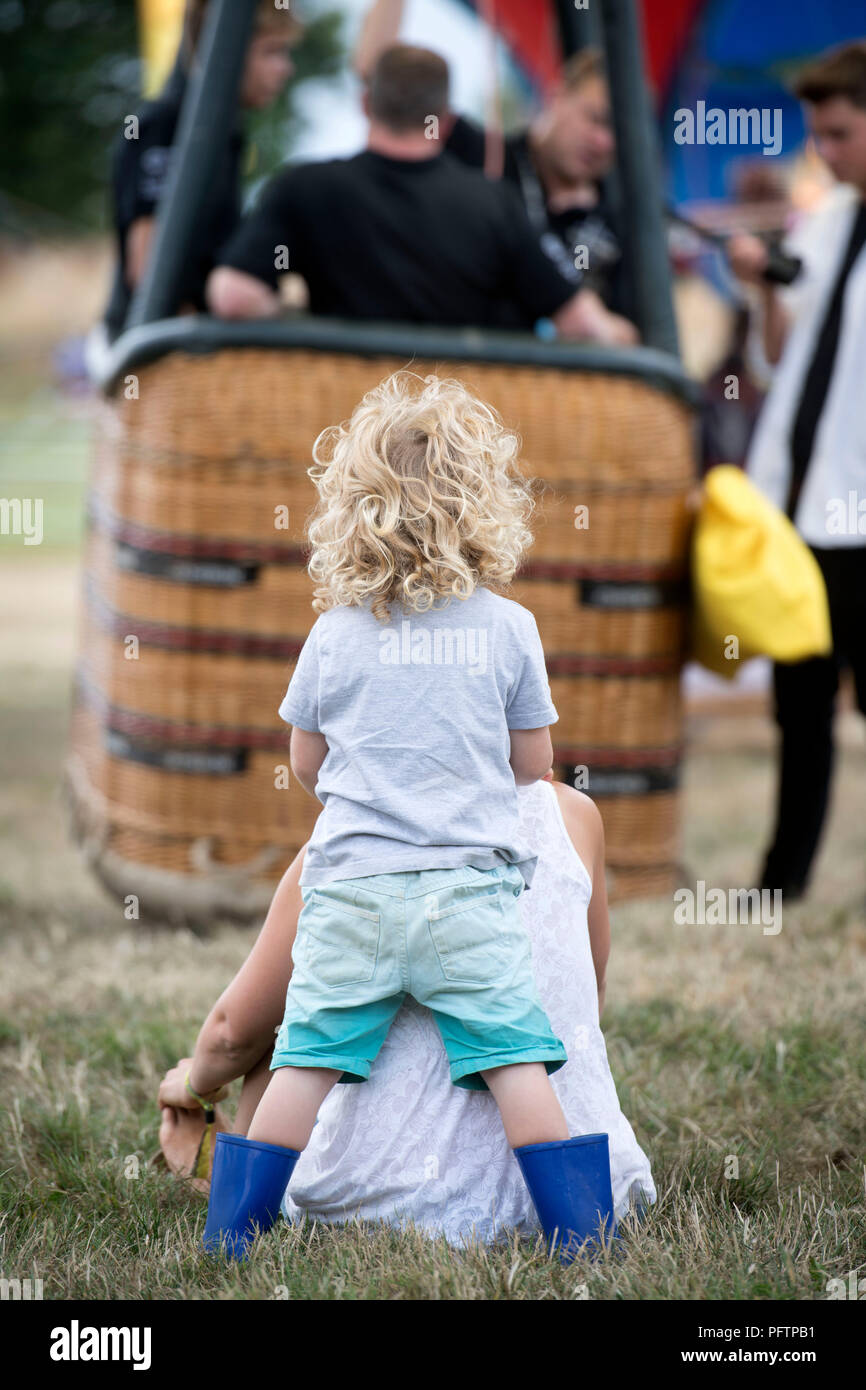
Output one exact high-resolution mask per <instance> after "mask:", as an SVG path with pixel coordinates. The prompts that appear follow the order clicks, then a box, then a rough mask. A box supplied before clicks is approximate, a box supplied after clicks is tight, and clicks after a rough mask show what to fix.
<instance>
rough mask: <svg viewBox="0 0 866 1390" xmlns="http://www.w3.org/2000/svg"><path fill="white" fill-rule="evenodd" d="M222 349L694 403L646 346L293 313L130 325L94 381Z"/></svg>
mask: <svg viewBox="0 0 866 1390" xmlns="http://www.w3.org/2000/svg"><path fill="white" fill-rule="evenodd" d="M230 348H259V349H261V348H271V349H274V350H276V351H280V350H283V351H287V350H292V349H312V350H314V351H319V352H343V353H348V354H352V355H354V356H359V357H376V356H380V355H384V356H397V357H405V358H406V360H407V364H409V365H412V363H413V362H414V359H416V358H418V359H421V360H422V361H424V362H429V361H435V360H443V361H455V362H490V363H502V364H504V365H510V366H527V367H553V368H558V369H559V370H561V371H577V372H603V373H605V374H608V375H611V376H631V377H637V378H639V379H640V380H641V381H643V382H645V383H646V384H647V385H649V386H652V387H654V388H655V389H656V390H659V391H666V392H669V393H670V394H672V395H674V396H677V397H679V398H680V399H681V400H683V401H684V402H685V403H686V404H687V405H690V406H691V407H692V408H693V409H694V408H697V406H698V404H699V402H700V398H701V391H700V386H699V384H698V383H697V382H696V381H694V380H693V379H692V378H691V377H689V376H688V375H687V373H686V371H685V369H684V368H683V365H682V363H681V362H680V360H679V358H677V357H675V356H673V354H672V353H668V352H662V351H660V350H659V349H658V348H649V347H604V346H602V345H600V344H598V343H578V342H566V341H562V340H555V341H553V342H547V341H545V340H544V339H543V338H538V337H536V336H535V334H533V333H510V332H505V331H504V330H502V329H494V328H489V329H488V328H485V329H481V328H442V327H436V326H430V325H427V324H414V323H380V322H366V321H360V320H348V319H338V318H330V317H328V318H324V317H319V318H317V317H314V316H313V315H310V314H294V315H291V316H287V317H285V318H280V319H278V320H273V319H254V320H226V319H216V318H213V317H211V315H209V314H187V315H184V316H182V317H181V318H174V319H160V320H158V321H157V322H156V323H149V324H145V325H142V326H141V327H139V328H131V329H129V330H128V331H127V332H125V333H122V334H121V335H120V337H119V338H117V339H116V341H115V342H114V344H113V345H112V347H111V349H110V351H109V352H108V353H107V354H106V356H105V359H104V361H103V363H102V364H101V367H100V370H99V374H98V384H99V385H100V386H101V387H102V389H103V391H104V392H105V393H106V394H107V395H111V393H112V392H113V390H114V389H115V388H116V387H117V386H118V385H120V384H122V380H123V377H124V375H125V374H126V373H128V372H129V371H130V370H131V369H132V368H134V367H141V366H145V365H147V364H148V363H150V362H154V361H157V360H158V359H159V358H160V357H164V356H166V354H168V353H171V352H187V353H193V354H197V355H204V354H207V353H212V352H219V351H221V350H222V349H230Z"/></svg>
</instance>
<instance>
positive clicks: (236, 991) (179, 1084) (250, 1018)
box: [159, 845, 307, 1109]
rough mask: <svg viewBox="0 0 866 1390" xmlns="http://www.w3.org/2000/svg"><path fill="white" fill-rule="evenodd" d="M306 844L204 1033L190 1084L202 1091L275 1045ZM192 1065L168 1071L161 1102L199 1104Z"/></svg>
mask: <svg viewBox="0 0 866 1390" xmlns="http://www.w3.org/2000/svg"><path fill="white" fill-rule="evenodd" d="M306 848H307V846H306V845H304V846H303V847H302V848H301V849H300V850H299V851H298V853H297V854H296V855H295V858H294V859H293V860H292V862H291V864H290V865H289V867H288V869H287V870H286V872H285V873H284V874H283V877H282V879H281V880H280V883H279V886H278V887H277V890H276V892H275V893H274V896H273V900H272V902H271V906H270V908H269V909H268V915H267V917H266V918H265V923H264V926H263V927H262V929H261V931H260V932H259V935H258V938H257V940H256V943H255V945H254V946H253V949H252V950H251V951H250V954H249V955H248V956H247V959H246V960H245V961H244V963H243V965H242V966H241V968H240V970H239V971H238V973H237V975H236V976H235V978H234V979H233V980H232V982H231V984H230V985H229V986H228V988H227V989H226V990H224V991H223V993H222V994H221V995H220V997H219V999H218V1000H217V1002H216V1003H215V1004H214V1006H213V1008H212V1009H211V1011H210V1013H209V1014H208V1017H207V1019H206V1020H205V1022H204V1024H203V1026H202V1029H201V1032H200V1033H199V1035H198V1041H197V1042H196V1045H195V1053H194V1055H193V1057H192V1059H191V1072H190V1084H191V1086H192V1088H193V1090H195V1091H198V1093H199V1095H203V1096H207V1095H209V1094H212V1093H213V1092H215V1091H218V1090H219V1089H220V1088H221V1087H223V1086H225V1085H227V1084H228V1083H229V1082H230V1081H234V1080H236V1079H237V1078H238V1077H240V1076H245V1075H246V1074H247V1072H249V1071H251V1070H252V1069H253V1067H254V1066H255V1065H256V1063H258V1062H259V1061H260V1060H261V1059H262V1057H263V1056H264V1054H265V1053H266V1052H268V1051H269V1050H270V1049H271V1048H272V1046H273V1042H274V1031H275V1029H276V1028H278V1027H279V1024H280V1022H281V1020H282V1017H283V1012H284V1010H285V1003H286V990H287V989H288V987H289V980H290V978H291V973H292V946H293V945H294V941H295V933H296V931H297V926H298V917H299V915H300V912H301V908H302V907H303V899H302V897H301V890H300V886H299V882H298V880H299V879H300V876H301V870H302V868H303V863H304V854H305V851H306ZM185 1064H186V1065H185ZM187 1065H190V1059H186V1058H185V1059H183V1061H182V1062H180V1063H179V1064H178V1066H176V1067H173V1068H172V1069H171V1071H169V1072H168V1073H167V1074H166V1076H165V1079H164V1080H163V1083H162V1085H161V1086H160V1088H159V1103H160V1105H174V1106H179V1107H181V1108H186V1109H191V1108H193V1107H195V1105H196V1102H195V1101H194V1100H193V1099H192V1097H191V1096H190V1095H189V1093H188V1091H187V1090H186V1088H185V1085H184V1077H185V1075H186V1066H187Z"/></svg>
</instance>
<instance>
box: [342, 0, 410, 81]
mask: <svg viewBox="0 0 866 1390" xmlns="http://www.w3.org/2000/svg"><path fill="white" fill-rule="evenodd" d="M402 22H403V0H375V4H372V5H371V6H370V8H369V10H368V11H367V13H366V15H365V16H364V23H363V24H362V26H361V33H360V36H359V38H358V42H357V43H356V44H355V52H354V54H353V55H352V66H353V67H354V69H355V72H356V73H357V74H358V76H359V77H360V78H361V79H362V80H363V81H365V82H366V80H367V78H368V77H369V76H370V70H371V69H372V67H373V64H374V63H375V62H376V59H377V58H378V57H379V54H380V53H381V52H382V50H383V49H385V48H387V47H388V46H389V45H390V44H392V43H396V42H397V36H398V34H399V33H400V25H401V24H402Z"/></svg>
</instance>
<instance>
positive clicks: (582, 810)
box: [159, 778, 656, 1245]
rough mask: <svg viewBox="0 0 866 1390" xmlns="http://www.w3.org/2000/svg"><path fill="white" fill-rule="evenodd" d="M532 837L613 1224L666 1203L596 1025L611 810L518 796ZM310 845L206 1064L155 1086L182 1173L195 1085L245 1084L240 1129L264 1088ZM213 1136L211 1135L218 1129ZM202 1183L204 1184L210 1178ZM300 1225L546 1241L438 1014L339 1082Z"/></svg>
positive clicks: (493, 1115)
mask: <svg viewBox="0 0 866 1390" xmlns="http://www.w3.org/2000/svg"><path fill="white" fill-rule="evenodd" d="M517 796H518V805H519V810H520V818H521V819H520V828H521V832H522V835H523V836H524V837H525V839H526V840H527V842H528V843H529V844H530V845H531V847H532V850H533V852H534V853H535V854H537V855H538V863H537V866H536V870H535V877H534V879H533V891H532V892H531V893H526V894H523V895H522V896H521V898H520V900H519V905H520V908H521V910H522V913H523V921H524V925H525V927H526V930H527V932H528V935H529V937H530V940H531V944H532V958H533V965H534V971H535V980H536V986H537V989H538V994H539V998H540V1000H541V1003H542V1005H543V1007H544V1009H545V1012H546V1013H547V1015H548V1017H549V1019H550V1022H551V1025H552V1027H553V1029H554V1031H555V1033H556V1034H557V1036H558V1037H560V1038H562V1039H563V1040H564V1042H565V1044H566V1048H567V1050H568V1055H569V1060H568V1062H567V1063H566V1064H565V1065H564V1066H562V1067H561V1068H560V1069H559V1070H558V1071H556V1072H554V1073H553V1074H552V1076H551V1078H550V1080H551V1083H552V1085H553V1087H554V1090H555V1091H556V1095H557V1099H558V1100H559V1103H560V1105H561V1106H562V1109H563V1112H564V1114H565V1117H566V1119H567V1121H568V1125H569V1129H570V1132H571V1133H572V1134H589V1133H606V1134H607V1135H608V1136H609V1144H610V1168H611V1183H612V1191H613V1205H614V1217H615V1220H617V1221H619V1220H621V1219H622V1218H623V1217H624V1216H625V1215H626V1214H627V1213H628V1212H629V1210H630V1209H632V1208H634V1209H636V1210H637V1212H638V1213H639V1212H640V1211H641V1210H642V1209H644V1208H645V1207H646V1206H648V1205H650V1204H651V1203H653V1202H654V1201H655V1200H656V1189H655V1186H654V1184H653V1180H652V1175H651V1172H650V1165H649V1162H648V1159H647V1156H646V1154H645V1153H644V1152H643V1150H642V1148H641V1147H640V1145H639V1144H638V1142H637V1140H636V1138H635V1135H634V1133H633V1131H632V1128H631V1125H630V1124H629V1122H628V1120H627V1119H626V1117H625V1115H624V1114H623V1113H622V1110H621V1109H620V1105H619V1101H618V1099H617V1094H616V1088H615V1086H614V1083H613V1078H612V1076H611V1073H610V1067H609V1065H608V1060H607V1051H606V1048H605V1043H604V1037H603V1035H602V1032H601V1028H600V1026H599V1018H600V1013H601V1010H602V1008H603V1005H604V992H605V973H606V968H607V960H608V954H609V948H610V926H609V920H608V910H607V894H606V890H605V879H604V837H603V830H602V823H601V817H600V815H599V813H598V810H597V809H596V807H595V805H594V803H593V802H592V801H591V800H590V799H589V797H587V796H584V795H583V793H581V792H579V791H576V790H575V789H574V788H573V787H569V786H566V785H564V784H563V783H560V782H553V781H550V780H548V779H547V778H545V779H544V780H542V781H538V782H533V783H531V784H529V785H527V786H518V788H517ZM304 849H305V847H304V848H302V849H301V850H300V851H299V852H298V854H297V856H296V857H295V859H294V861H293V862H292V864H291V865H290V867H289V868H288V869H287V871H286V873H285V875H284V877H283V879H282V881H281V883H280V885H279V887H278V889H277V891H276V894H275V896H274V900H273V903H272V905H271V909H270V911H269V913H268V916H267V919H266V921H265V924H264V926H263V928H262V931H261V933H260V935H259V938H258V940H257V941H256V944H255V946H254V947H253V950H252V951H251V953H250V955H249V957H248V959H247V960H246V962H245V963H244V965H243V966H242V967H241V969H240V971H239V972H238V974H237V975H236V977H235V979H234V980H233V981H232V983H231V984H230V985H229V987H228V989H226V991H225V992H224V993H223V994H222V996H221V997H220V998H219V1000H218V1001H217V1003H216V1004H215V1005H214V1007H213V1009H212V1010H211V1012H210V1014H209V1016H208V1018H207V1020H206V1022H205V1024H204V1026H203V1028H202V1030H201V1033H200V1034H199V1038H198V1042H197V1044H196V1049H195V1055H194V1056H193V1057H192V1058H184V1059H183V1060H182V1061H180V1062H178V1064H177V1066H176V1067H174V1068H172V1069H171V1070H170V1071H169V1072H168V1073H167V1074H166V1076H165V1079H164V1080H163V1083H162V1085H161V1086H160V1091H159V1103H160V1105H161V1106H162V1107H163V1119H162V1127H161V1130H160V1141H161V1144H162V1149H163V1152H164V1154H165V1156H166V1159H167V1161H168V1163H169V1165H170V1166H171V1167H172V1168H173V1170H174V1171H175V1172H177V1173H185V1174H190V1173H193V1172H194V1171H196V1170H197V1172H198V1176H199V1177H200V1178H203V1179H206V1176H207V1172H208V1165H207V1161H206V1160H203V1159H202V1158H199V1159H198V1160H197V1155H198V1154H199V1150H200V1146H201V1141H202V1135H203V1133H204V1131H205V1115H204V1112H203V1110H202V1108H201V1106H200V1104H199V1101H198V1100H196V1099H194V1098H193V1097H192V1096H191V1094H190V1092H189V1090H188V1089H187V1086H186V1084H185V1082H186V1077H187V1075H188V1074H189V1075H190V1079H191V1084H192V1085H193V1086H194V1085H195V1081H196V1080H197V1079H198V1077H199V1076H201V1075H204V1076H206V1077H207V1078H208V1080H209V1081H210V1082H211V1083H212V1084H215V1083H216V1082H217V1081H218V1082H219V1083H220V1088H219V1089H217V1090H214V1091H212V1092H211V1093H210V1094H209V1095H207V1096H204V1097H203V1099H205V1100H208V1101H214V1102H215V1101H216V1100H218V1099H220V1098H221V1097H222V1094H223V1091H222V1089H221V1087H222V1086H225V1085H227V1084H228V1083H229V1082H231V1081H233V1080H235V1079H236V1078H239V1077H244V1085H243V1090H242V1093H241V1097H240V1103H239V1106H238V1112H237V1116H236V1123H235V1129H236V1132H237V1133H240V1134H245V1133H246V1127H247V1125H248V1124H249V1122H250V1120H251V1118H252V1115H253V1114H254V1112H255V1109H256V1106H257V1105H258V1102H259V1100H260V1098H261V1095H262V1093H263V1091H264V1088H265V1086H266V1085H267V1083H268V1080H269V1077H270V1072H269V1070H268V1068H269V1064H270V1059H271V1053H272V1050H273V1043H274V1034H275V1031H276V1030H277V1028H278V1027H279V1025H280V1022H281V1020H282V1017H283V1009H284V1005H285V997H286V990H287V988H288V983H289V979H290V976H291V969H292V959H291V952H292V946H293V944H294V940H295V932H296V928H297V922H298V916H299V914H300V911H301V908H302V906H303V901H302V898H301V893H300V889H299V882H298V881H299V878H300V874H301V869H302V866H303V857H304ZM208 1128H209V1129H210V1130H212V1129H213V1128H214V1126H208ZM200 1185H201V1186H202V1187H203V1186H205V1185H206V1181H203V1182H202V1183H201V1184H200ZM283 1212H284V1215H285V1216H286V1217H287V1218H288V1219H289V1220H290V1221H297V1220H299V1219H300V1218H301V1217H302V1216H303V1215H304V1214H306V1215H307V1216H310V1217H315V1218H317V1219H319V1220H321V1221H325V1222H328V1223H339V1222H346V1221H351V1220H353V1219H354V1218H356V1217H358V1218H360V1219H361V1220H368V1221H384V1222H387V1223H389V1224H390V1225H393V1226H403V1225H405V1224H407V1223H410V1222H411V1223H413V1224H414V1226H415V1227H416V1228H417V1229H419V1230H422V1231H424V1232H426V1233H427V1234H429V1235H431V1236H444V1237H445V1238H446V1240H448V1241H449V1242H450V1243H451V1244H452V1245H461V1244H463V1243H465V1242H467V1241H470V1240H472V1239H477V1240H480V1241H483V1242H485V1243H491V1242H494V1241H497V1240H502V1239H506V1238H507V1237H508V1236H509V1235H510V1234H511V1233H512V1232H514V1231H517V1232H518V1233H519V1234H521V1235H527V1236H532V1235H535V1234H537V1233H538V1232H540V1230H541V1226H540V1223H539V1220H538V1217H537V1216H536V1213H535V1210H534V1207H533V1205H532V1200H531V1198H530V1195H529V1191H528V1189H527V1187H526V1184H525V1182H524V1180H523V1177H522V1175H521V1172H520V1169H519V1167H518V1164H517V1161H516V1160H515V1158H514V1154H513V1152H512V1150H511V1148H510V1147H509V1145H508V1141H507V1139H506V1137H505V1133H504V1130H503V1128H502V1123H501V1121H500V1118H499V1112H498V1109H497V1106H496V1102H495V1100H494V1098H493V1096H492V1095H491V1094H490V1093H489V1092H480V1091H465V1090H460V1089H458V1088H457V1087H455V1086H454V1085H453V1084H452V1083H451V1079H450V1075H449V1069H448V1062H447V1059H446V1056H445V1051H444V1048H443V1046H442V1040H441V1037H440V1035H439V1033H438V1031H437V1028H436V1025H435V1023H434V1022H433V1019H432V1016H431V1015H430V1012H429V1010H427V1009H425V1008H423V1007H422V1006H421V1005H419V1004H417V1003H416V1002H415V1000H413V999H412V998H411V997H409V996H407V998H406V1000H405V1001H404V1003H403V1005H402V1007H401V1009H400V1012H399V1013H398V1015H397V1018H396V1019H395V1022H394V1024H393V1025H392V1028H391V1031H390V1033H389V1035H388V1037H387V1039H386V1041H385V1044H384V1046H383V1047H382V1050H381V1052H380V1053H379V1055H378V1057H377V1058H376V1061H375V1062H374V1064H373V1068H372V1072H371V1075H370V1077H369V1080H368V1081H367V1082H365V1083H364V1084H363V1085H360V1086H359V1085H356V1086H335V1087H334V1088H333V1090H332V1091H331V1092H330V1094H329V1095H328V1096H327V1097H326V1099H325V1101H324V1103H323V1104H322V1106H321V1109H320V1111H319V1117H318V1122H317V1124H316V1125H315V1128H314V1130H313V1134H312V1137H311V1139H310V1142H309V1144H308V1145H307V1147H306V1148H305V1149H304V1151H303V1153H302V1154H301V1157H300V1159H299V1160H298V1162H297V1164H296V1166H295V1169H294V1172H293V1174H292V1177H291V1181H290V1183H289V1186H288V1188H287V1191H286V1195H285V1197H284V1200H283Z"/></svg>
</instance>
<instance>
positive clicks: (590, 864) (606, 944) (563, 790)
mask: <svg viewBox="0 0 866 1390" xmlns="http://www.w3.org/2000/svg"><path fill="white" fill-rule="evenodd" d="M553 788H554V790H555V792H556V794H557V796H558V797H559V806H560V810H561V811H562V818H563V820H564V821H565V828H566V830H567V831H568V834H569V837H570V839H571V841H572V844H573V845H574V847H575V849H576V850H577V852H578V854H579V855H580V858H581V860H582V861H583V863H584V865H585V866H586V868H587V870H588V871H589V874H590V877H591V879H592V897H591V898H590V901H589V909H588V912H587V921H588V924H589V944H590V949H591V951H592V963H593V965H594V966H595V980H596V984H597V986H598V1012H599V1017H600V1016H601V1012H602V1009H603V1007H604V995H605V987H606V976H607V962H608V958H609V956H610V914H609V911H608V904H607V883H606V880H605V873H604V822H603V821H602V818H601V812H600V811H599V809H598V807H597V806H596V804H595V802H594V801H592V800H591V799H590V798H589V797H588V796H586V795H585V794H584V793H583V792H579V791H578V790H577V788H576V787H569V786H567V785H566V784H565V783H564V782H554V783H553Z"/></svg>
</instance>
